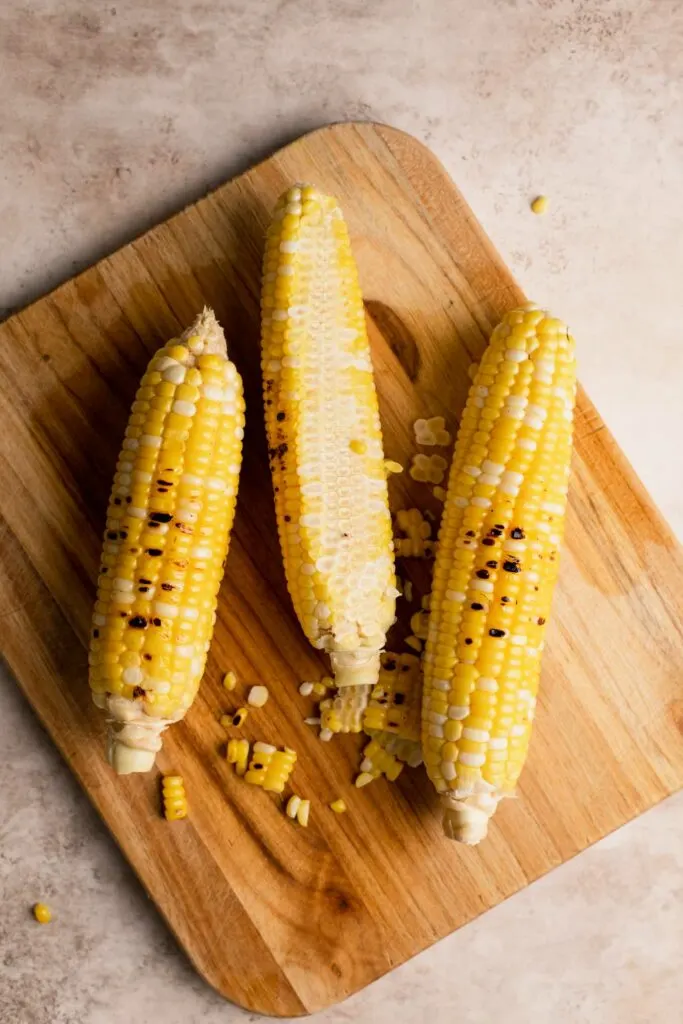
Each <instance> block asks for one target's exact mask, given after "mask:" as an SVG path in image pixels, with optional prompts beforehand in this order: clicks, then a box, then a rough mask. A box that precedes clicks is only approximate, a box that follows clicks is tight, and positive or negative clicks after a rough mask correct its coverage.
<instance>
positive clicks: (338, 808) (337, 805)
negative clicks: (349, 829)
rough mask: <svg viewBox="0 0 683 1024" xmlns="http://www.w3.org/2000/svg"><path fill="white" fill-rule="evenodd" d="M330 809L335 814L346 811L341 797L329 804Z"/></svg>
mask: <svg viewBox="0 0 683 1024" xmlns="http://www.w3.org/2000/svg"><path fill="white" fill-rule="evenodd" d="M330 807H331V809H332V810H333V811H334V813H335V814H343V813H344V811H345V810H346V804H345V803H344V801H343V800H342V799H341V797H340V798H339V799H338V800H333V801H332V803H331V804H330Z"/></svg>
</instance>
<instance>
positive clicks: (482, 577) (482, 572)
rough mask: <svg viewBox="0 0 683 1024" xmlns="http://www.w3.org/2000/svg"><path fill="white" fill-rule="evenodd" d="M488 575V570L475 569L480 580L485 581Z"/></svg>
mask: <svg viewBox="0 0 683 1024" xmlns="http://www.w3.org/2000/svg"><path fill="white" fill-rule="evenodd" d="M490 575H491V574H490V572H489V571H488V569H477V576H478V577H479V579H480V580H487V579H488V578H489V576H490Z"/></svg>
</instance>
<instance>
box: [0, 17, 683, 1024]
mask: <svg viewBox="0 0 683 1024" xmlns="http://www.w3.org/2000/svg"><path fill="white" fill-rule="evenodd" d="M353 118H361V119H376V120H381V121H386V122H389V123H391V124H394V125H396V126H398V127H400V128H403V129H405V130H406V131H409V132H412V133H413V134H415V135H416V136H418V137H419V138H421V139H422V140H424V141H425V142H427V143H428V144H429V145H430V146H431V147H432V148H433V149H434V151H435V152H436V153H437V154H438V155H439V156H440V158H441V159H442V160H443V162H444V164H445V165H446V167H447V169H448V170H449V171H450V173H451V174H452V176H453V177H454V179H455V180H456V182H457V183H458V185H459V186H460V188H461V189H462V191H463V192H464V194H465V196H466V198H467V200H468V201H469V203H470V204H471V205H472V207H473V208H474V210H475V213H476V214H477V216H478V217H479V218H480V219H481V221H482V222H483V224H484V226H485V228H486V229H487V231H488V232H489V234H490V235H491V237H492V239H493V241H494V243H495V244H496V246H497V247H498V249H499V250H500V251H501V253H502V255H503V257H504V258H505V259H506V260H507V262H508V263H509V265H510V267H511V268H512V270H513V272H514V273H515V274H516V275H517V277H518V278H519V280H520V281H521V283H522V285H523V286H524V288H525V289H526V291H527V293H528V294H529V295H531V296H533V297H534V298H536V299H538V300H540V301H542V302H544V303H547V304H548V305H550V306H552V307H553V308H554V309H555V310H556V311H557V313H558V315H560V316H562V317H564V318H566V319H569V320H570V321H571V323H572V326H573V328H574V333H575V334H576V336H577V338H578V341H579V346H580V359H581V366H582V379H583V382H584V384H585V385H586V387H587V389H588V391H589V394H590V395H591V397H592V398H593V400H594V401H595V402H596V404H597V405H598V407H599V409H600V411H601V413H602V415H603V416H604V418H605V419H606V421H607V423H608V424H609V426H610V427H611V428H612V430H613V432H614V434H615V435H616V437H617V440H618V441H619V442H620V444H621V445H622V447H623V448H624V450H625V451H626V453H627V455H628V456H629V457H630V459H631V461H632V462H633V464H634V465H635V468H636V470H637V471H638V473H639V474H640V476H641V478H642V479H643V480H644V482H645V484H646V486H647V487H648V489H649V490H650V492H651V493H652V495H653V496H654V498H655V500H656V501H657V503H658V504H659V506H660V508H661V509H662V510H663V512H664V514H665V515H666V516H667V518H668V519H669V521H670V522H671V523H672V525H673V526H674V529H675V530H676V531H677V532H678V534H679V536H680V535H682V534H683V478H682V475H681V470H680V466H681V460H680V455H679V454H678V448H679V445H678V437H677V433H678V432H679V431H681V429H682V428H683V413H682V412H681V409H682V408H683V407H682V406H681V403H680V400H679V401H676V399H677V397H678V395H679V393H680V390H681V386H682V385H683V345H681V342H680V337H679V334H680V325H681V302H680V294H681V280H682V279H683V202H682V201H681V182H682V181H683V3H680V2H679V0H656V2H655V0H480V2H478V3H475V0H373V2H371V0H322V2H315V0H277V2H276V0H271V2H268V0H251V2H249V3H246V2H240V0H230V2H225V0H213V2H211V3H208V2H204V0H192V2H191V0H138V2H137V3H130V2H119V0H108V2H106V3H104V2H94V3H90V4H87V5H85V4H83V3H80V2H76V0H59V2H58V0H33V2H32V3H31V4H28V3H26V2H25V0H4V3H3V4H2V5H1V7H0V181H1V182H2V187H1V189H0V243H1V248H0V252H1V253H2V256H1V258H0V266H1V267H2V273H1V274H0V311H1V310H4V311H6V312H7V311H9V310H10V309H11V308H14V307H16V306H20V305H23V304H25V303H26V302H28V301H29V300H30V299H32V298H34V297H36V296H38V295H40V294H41V293H43V292H44V291H45V290H46V289H47V288H49V287H51V286H52V285H54V284H56V283H58V282H59V281H61V280H63V279H64V278H66V277H68V276H70V275H71V274H72V273H74V272H75V271H76V270H78V269H80V268H82V267H84V266H86V265H88V264H89V263H91V262H92V261H93V260H94V259H96V258H97V257H99V256H101V255H104V254H106V253H108V252H110V251H111V250H113V249H114V248H116V247H117V246H118V245H119V244H121V243H122V242H124V241H126V240H128V239H130V238H131V237H133V236H134V235H135V234H137V233H139V232H140V231H141V230H142V229H144V228H145V227H147V226H150V225H151V224H153V223H154V222H156V221H157V220H159V219H160V218H162V217H163V216H165V215H166V214H167V213H169V212H171V211H173V210H176V209H178V208H179V207H180V206H181V205H182V204H183V203H184V202H186V201H188V200H190V199H192V198H194V197H196V196H198V195H200V194H201V193H202V192H203V191H205V190H206V189H207V188H208V187H210V186H211V185H215V184H218V183H219V182H221V181H222V180H224V179H225V178H226V177H228V176H230V175H231V174H232V173H234V172H235V171H236V170H239V169H242V168H244V167H246V166H247V165H248V164H249V163H250V162H252V161H253V160H255V159H257V158H258V157H260V156H262V155H264V154H266V153H267V152H269V151H271V150H272V149H274V148H276V147H277V146H278V145H279V144H282V143H284V142H286V141H289V140H291V139H292V138H294V137H296V136H297V135H299V134H301V133H302V132H303V131H306V130H307V129H310V128H313V127H316V126H318V125H320V124H322V123H325V122H328V121H332V120H339V119H353ZM539 192H545V193H547V194H548V195H549V196H550V200H551V206H550V212H549V213H548V214H547V215H546V216H544V217H535V216H534V215H533V214H531V213H530V212H529V209H528V204H529V200H530V199H531V198H533V196H534V195H536V194H537V193H539ZM1 628H2V609H0V629H1ZM0 672H1V670H0ZM682 685H683V684H682ZM0 750H2V752H3V757H2V766H0V784H1V789H0V792H2V800H1V801H0V803H1V805H2V811H3V813H2V816H1V818H0V894H1V900H0V904H1V906H2V913H1V914H0V965H2V966H0V1020H2V1021H7V1022H8V1024H9V1022H12V1024H124V1022H126V1024H127V1022H129V1021H130V1020H135V1021H139V1022H142V1024H195V1022H196V1024H199V1022H201V1024H218V1022H219V1021H220V1022H225V1021H232V1020H234V1021H239V1020H242V1019H247V1018H246V1017H245V1015H244V1014H242V1012H241V1011H239V1010H237V1009H235V1008H234V1007H232V1006H230V1005H229V1004H227V1003H225V1002H224V1001H223V1000H221V999H220V998H219V997H218V996H216V995H215V994H214V993H213V992H212V991H210V990H209V989H208V988H207V987H206V985H205V984H204V983H203V982H202V981H201V980H200V979H199V978H198V977H197V976H196V975H195V974H194V972H193V970H192V968H191V967H190V966H189V964H188V963H187V961H186V960H185V957H184V955H183V954H182V953H181V952H180V951H179V950H178V949H177V948H176V946H175V944H174V942H173V940H172V939H171V938H170V937H169V935H168V933H167V932H166V930H165V927H164V925H163V924H162V922H161V920H160V918H159V917H158V915H157V913H156V911H155V909H154V907H153V906H152V905H151V904H150V903H149V902H148V901H147V899H146V897H145V895H144V893H143V892H142V890H141V888H140V886H139V885H138V883H137V882H136V880H135V879H134V878H133V877H132V875H131V872H130V871H129V869H128V868H127V866H126V864H125V863H124V861H123V858H122V857H121V856H120V854H119V852H118V850H117V849H116V847H115V846H114V844H113V842H112V841H111V839H110V838H109V836H108V834H107V833H106V831H105V830H104V828H103V827H102V825H101V824H100V823H99V821H98V820H97V818H96V817H95V815H94V813H93V811H92V810H91V808H90V806H89V804H88V802H87V800H86V798H85V797H84V795H83V794H82V793H81V792H80V790H79V789H78V787H77V785H76V783H75V781H74V780H73V779H72V777H71V775H70V773H69V771H68V769H67V768H66V766H65V765H64V764H63V763H62V761H61V760H60V758H59V756H58V754H57V752H56V751H55V750H54V748H53V747H52V745H51V743H50V741H49V740H48V739H47V737H46V736H45V734H44V733H43V731H42V730H41V727H40V726H39V724H38V722H37V720H36V719H35V718H34V716H33V714H32V712H31V711H30V709H29V708H28V706H27V705H26V703H25V702H24V700H23V698H22V697H21V696H20V695H19V693H18V691H17V689H16V687H15V686H14V685H13V683H12V681H11V680H10V679H9V677H8V676H7V675H6V674H4V675H0ZM36 899H44V900H45V901H46V902H48V903H49V904H50V905H51V906H52V908H53V910H54V912H55V920H54V922H53V923H52V924H51V925H50V926H49V927H42V928H41V927H40V926H38V925H37V924H35V923H34V922H33V921H32V919H31V918H30V916H29V914H28V908H29V907H30V905H31V903H32V902H33V901H35V900H36ZM681 906H683V794H680V795H679V796H677V797H673V798H671V799H670V800H668V801H666V802H665V803H664V804H662V805H661V806H659V807H658V808H655V809H654V810H652V811H650V812H649V813H648V814H646V815H644V816H643V817H642V818H640V819H639V820H637V821H635V822H633V823H632V824H630V825H628V826H626V827H625V828H623V829H621V830H620V831H619V832H617V833H615V834H614V835H612V836H610V837H608V838H607V839H605V840H603V841H602V842H601V843H599V844H598V845H597V846H595V847H593V848H592V849H591V850H588V851H586V852H585V853H583V854H582V855H580V856H579V857H578V858H576V859H575V860H574V861H572V862H571V863H569V864H567V865H565V866H564V867H562V868H560V869H558V870H556V871H554V872H553V873H551V874H550V875H548V876H547V877H546V878H544V879H542V880H541V881H540V882H537V883H536V884H535V885H533V886H531V887H530V888H529V889H527V890H526V891H524V892H522V893H520V894H518V895H517V896H514V897H513V898H512V899H510V900H509V901H508V902H507V903H505V904H503V905H502V906H500V907H499V908H498V909H496V910H494V911H491V912H490V913H488V914H486V915H485V916H484V917H483V918H480V919H479V920H478V921H476V922H475V923H473V924H472V925H470V926H469V927H467V928H465V929H463V930H461V931H460V932H458V933H456V934H455V935H453V936H451V937H450V938H448V939H446V940H444V941H443V942H441V943H439V944H438V945H437V946H435V947H434V948H432V949H431V950H429V951H427V952H426V953H423V954H422V955H420V956H418V957H417V958H415V959H414V960H413V961H412V962H410V963H408V964H406V965H405V966H403V967H401V968H399V969H398V970H396V971H395V972H393V973H392V974H391V975H389V976H387V977H386V978H384V979H382V980H381V981H379V982H377V983H376V984H374V985H372V986H371V987H369V988H368V989H366V990H365V991H364V992H362V993H360V994H358V995H357V996H355V997H353V998H352V999H350V1000H348V1001H347V1002H346V1003H345V1004H343V1006H341V1007H338V1008H335V1009H331V1010H329V1011H327V1012H326V1013H323V1014H321V1015H319V1016H318V1018H317V1019H318V1020H320V1021H326V1022H328V1024H332V1022H334V1024H337V1022H342V1021H368V1020H370V1019H373V1020H375V1019H376V1020H377V1021H378V1022H379V1024H383V1022H384V1021H385V1020H386V1021H389V1020H396V1019H398V1020H407V1021H411V1022H415V1024H419V1022H422V1021H425V1022H426V1021H429V1022H430V1024H446V1022H449V1024H450V1022H451V1021H453V1020H456V1019H457V1020H458V1021H459V1022H460V1024H488V1022H491V1021H495V1020H499V1019H504V1020H505V1021H506V1022H507V1024H522V1022H524V1024H536V1022H538V1024H546V1022H547V1021H549V1020H552V1021H553V1022H554V1024H652V1022H653V1021H655V1020H664V1019H672V1020H678V1019H680V1013H681V1011H680V1007H681V1005H682V1004H683V975H681V971H680V963H681V959H682V956H683V913H682V912H681ZM248 1019H251V1020H256V1019H259V1018H257V1017H254V1016H252V1017H250V1018H248Z"/></svg>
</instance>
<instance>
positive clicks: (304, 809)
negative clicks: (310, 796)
mask: <svg viewBox="0 0 683 1024" xmlns="http://www.w3.org/2000/svg"><path fill="white" fill-rule="evenodd" d="M310 814H311V801H310V800H302V801H301V803H300V804H299V807H298V809H297V812H296V820H297V821H298V822H299V824H300V825H301V827H302V828H306V827H307V826H308V819H309V817H310Z"/></svg>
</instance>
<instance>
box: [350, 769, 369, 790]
mask: <svg viewBox="0 0 683 1024" xmlns="http://www.w3.org/2000/svg"><path fill="white" fill-rule="evenodd" d="M373 778H374V776H372V775H370V773H369V772H361V773H360V775H357V776H356V780H355V782H354V786H355V787H356V789H362V788H363V786H367V785H369V783H371V782H372V781H373Z"/></svg>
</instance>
